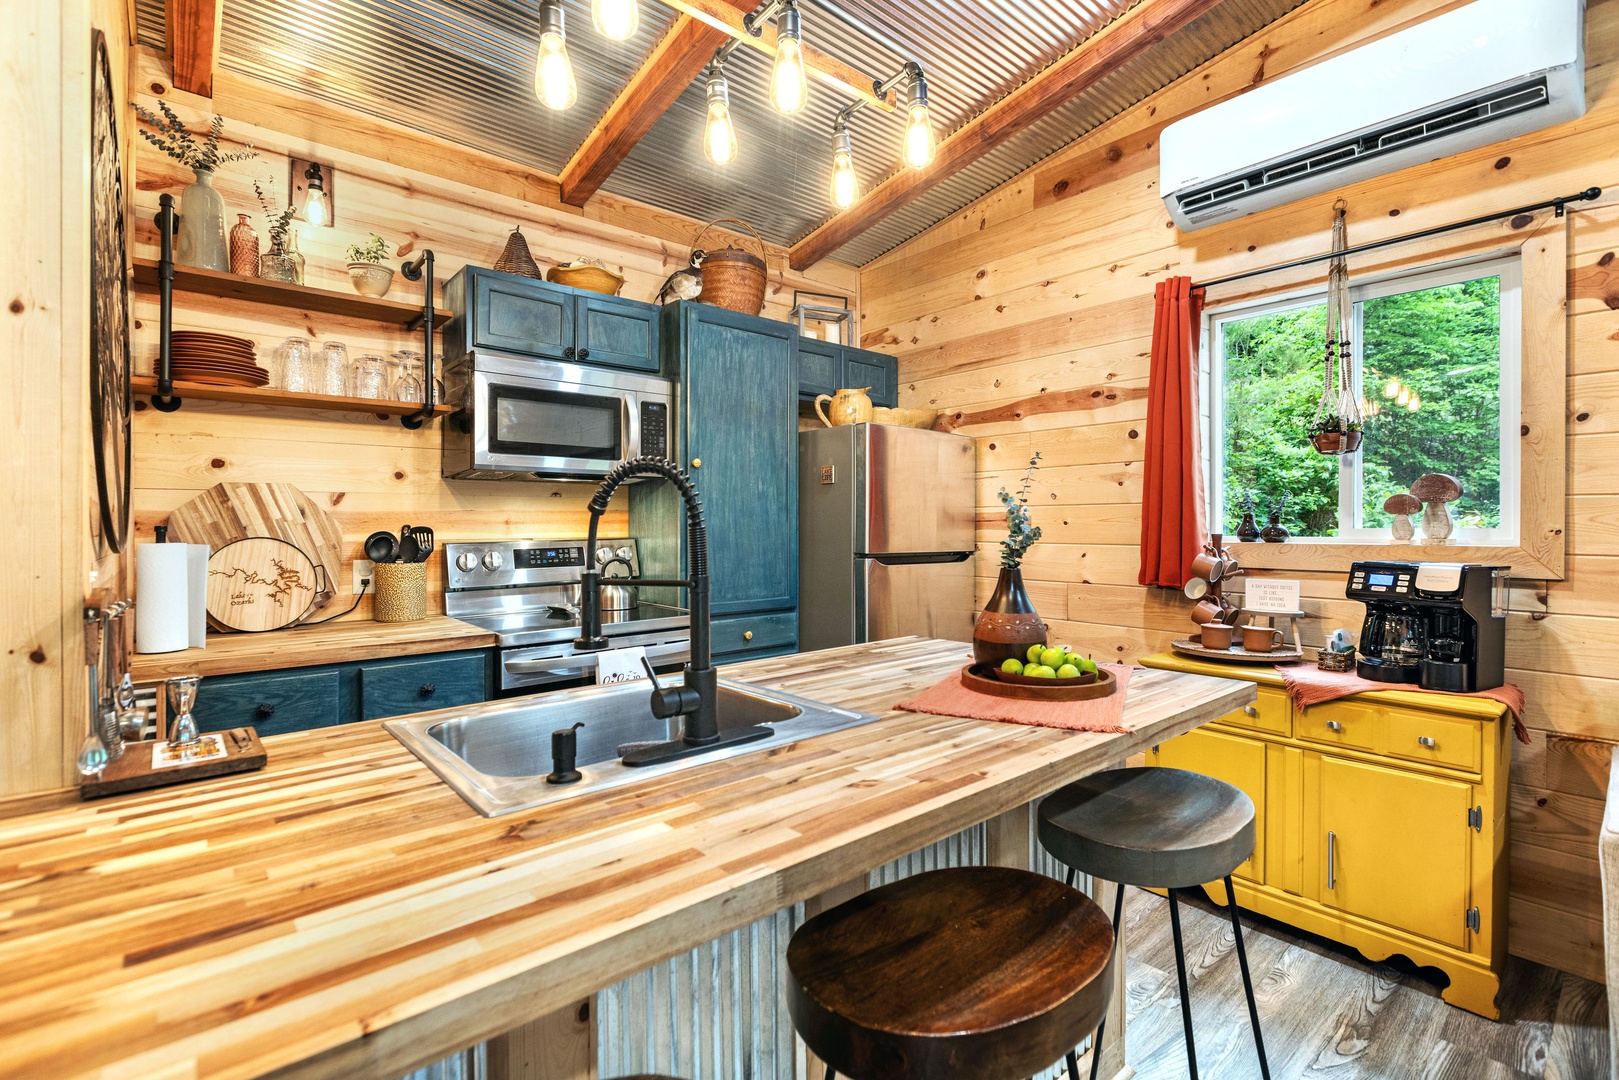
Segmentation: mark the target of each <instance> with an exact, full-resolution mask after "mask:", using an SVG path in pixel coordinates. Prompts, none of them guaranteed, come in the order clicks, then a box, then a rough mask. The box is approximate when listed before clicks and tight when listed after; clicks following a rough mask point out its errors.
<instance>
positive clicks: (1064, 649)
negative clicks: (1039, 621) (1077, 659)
mask: <svg viewBox="0 0 1619 1080" xmlns="http://www.w3.org/2000/svg"><path fill="white" fill-rule="evenodd" d="M1052 648H1053V649H1056V650H1057V651H1058V652H1060V653H1062V654H1063V655H1064V656H1067V655H1068V654H1069V653H1071V652H1073V651H1074V650H1073V649H1072V648H1070V647H1069V646H1067V645H1053V646H1052Z"/></svg>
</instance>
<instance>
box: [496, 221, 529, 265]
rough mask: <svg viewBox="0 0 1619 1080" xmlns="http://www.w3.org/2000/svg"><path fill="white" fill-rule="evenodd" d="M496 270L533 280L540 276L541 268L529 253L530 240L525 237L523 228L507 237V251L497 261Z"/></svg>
mask: <svg viewBox="0 0 1619 1080" xmlns="http://www.w3.org/2000/svg"><path fill="white" fill-rule="evenodd" d="M495 269H496V270H499V271H500V272H501V273H503V274H521V275H522V276H524V277H531V278H537V277H539V276H540V266H539V264H538V263H536V262H535V261H534V256H533V255H531V254H530V253H529V250H528V239H527V238H526V237H524V236H523V230H522V227H521V226H518V227H515V228H513V229H512V234H511V235H510V236H508V237H506V249H505V250H504V251H502V252H501V253H500V258H498V259H496V260H495Z"/></svg>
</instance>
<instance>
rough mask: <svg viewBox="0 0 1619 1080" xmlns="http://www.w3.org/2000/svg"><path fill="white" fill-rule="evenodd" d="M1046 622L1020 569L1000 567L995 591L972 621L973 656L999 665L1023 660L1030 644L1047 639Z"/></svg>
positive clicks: (996, 665)
mask: <svg viewBox="0 0 1619 1080" xmlns="http://www.w3.org/2000/svg"><path fill="white" fill-rule="evenodd" d="M1046 633H1047V630H1046V624H1045V623H1043V622H1041V621H1040V616H1039V614H1038V613H1037V612H1036V611H1035V610H1034V602H1033V601H1031V600H1030V599H1029V593H1028V591H1027V590H1026V589H1024V587H1023V571H1022V570H1020V569H1018V568H1017V567H1012V566H1003V567H1001V576H1000V577H999V578H998V579H997V580H996V582H995V591H994V592H993V593H992V594H991V595H990V598H989V603H987V604H985V605H984V610H983V611H981V612H979V614H978V621H977V622H976V623H974V624H973V659H974V660H976V661H978V662H979V663H980V664H989V665H990V666H992V667H1000V666H1001V661H1003V660H1023V659H1024V658H1025V656H1026V655H1027V654H1028V651H1029V646H1030V645H1036V644H1040V643H1042V642H1044V641H1045V640H1046Z"/></svg>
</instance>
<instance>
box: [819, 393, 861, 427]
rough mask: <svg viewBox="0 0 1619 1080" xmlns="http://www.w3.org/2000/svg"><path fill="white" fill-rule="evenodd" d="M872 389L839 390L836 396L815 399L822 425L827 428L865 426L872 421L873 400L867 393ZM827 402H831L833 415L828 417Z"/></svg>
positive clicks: (829, 395)
mask: <svg viewBox="0 0 1619 1080" xmlns="http://www.w3.org/2000/svg"><path fill="white" fill-rule="evenodd" d="M870 389H871V387H869V386H863V387H861V388H860V389H858V390H850V389H844V390H839V391H838V392H837V394H836V396H834V395H832V394H821V395H819V396H818V397H816V399H815V412H816V415H818V416H819V417H820V418H821V423H823V424H825V425H826V426H827V427H842V426H843V425H844V424H865V423H869V422H870V421H871V398H869V397H867V396H866V392H867V391H868V390H870ZM825 402H831V403H832V408H831V413H832V415H831V416H830V417H829V416H827V409H826V408H825V407H824V403H825Z"/></svg>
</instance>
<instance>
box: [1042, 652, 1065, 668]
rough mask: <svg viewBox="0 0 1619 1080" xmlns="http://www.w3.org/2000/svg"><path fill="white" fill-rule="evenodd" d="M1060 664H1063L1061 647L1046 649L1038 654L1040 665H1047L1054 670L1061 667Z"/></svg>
mask: <svg viewBox="0 0 1619 1080" xmlns="http://www.w3.org/2000/svg"><path fill="white" fill-rule="evenodd" d="M1062 664H1063V652H1062V650H1061V649H1047V650H1046V651H1045V652H1043V653H1041V654H1040V666H1041V667H1048V668H1050V669H1051V670H1053V671H1055V670H1057V669H1058V668H1060V667H1062Z"/></svg>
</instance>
